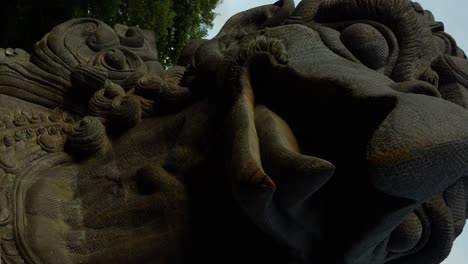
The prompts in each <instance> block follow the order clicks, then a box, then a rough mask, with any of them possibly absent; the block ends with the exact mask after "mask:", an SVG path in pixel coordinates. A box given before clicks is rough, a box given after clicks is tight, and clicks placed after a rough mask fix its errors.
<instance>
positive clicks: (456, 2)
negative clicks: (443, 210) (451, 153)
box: [208, 0, 468, 264]
mask: <svg viewBox="0 0 468 264" xmlns="http://www.w3.org/2000/svg"><path fill="white" fill-rule="evenodd" d="M274 2H275V0H224V2H223V3H222V4H221V5H220V6H219V7H218V8H217V13H218V16H217V17H216V19H215V21H214V23H215V26H214V28H213V29H212V30H211V31H210V32H209V36H208V38H212V37H214V36H215V35H216V34H217V33H218V31H219V30H220V29H221V27H222V26H223V25H224V23H225V22H226V20H227V19H228V18H230V17H231V16H232V15H234V14H237V13H238V12H241V11H244V10H247V9H250V8H252V7H256V6H260V5H267V4H272V3H274ZM295 2H296V5H297V3H299V2H300V1H299V0H295ZM418 2H419V3H420V4H421V5H422V6H423V7H424V8H425V9H427V10H431V11H432V13H434V16H435V18H436V20H438V21H442V22H444V24H445V31H446V32H447V33H449V34H451V35H452V36H453V37H454V38H455V39H456V40H457V43H458V46H460V47H461V48H462V49H463V50H465V53H467V54H468V33H467V28H468V19H467V18H466V16H467V15H466V14H467V13H466V12H468V0H419V1H418ZM465 230H468V223H467V227H466V228H465ZM466 263H468V231H466V232H464V233H463V234H462V236H460V237H459V238H458V239H457V241H455V245H454V247H453V250H452V253H451V255H450V256H449V258H448V259H447V260H446V261H444V262H443V264H466Z"/></svg>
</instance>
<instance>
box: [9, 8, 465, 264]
mask: <svg viewBox="0 0 468 264" xmlns="http://www.w3.org/2000/svg"><path fill="white" fill-rule="evenodd" d="M63 32H67V34H63ZM153 44H154V39H153V37H151V36H150V35H148V33H147V32H145V31H141V30H140V29H138V28H126V27H124V26H116V27H114V29H111V28H110V27H108V26H107V25H104V24H103V23H101V22H99V21H96V20H90V19H79V20H72V21H70V22H67V23H65V24H63V25H60V26H58V27H57V28H55V29H54V30H53V31H52V32H51V33H50V34H49V35H48V36H46V37H45V38H44V39H43V40H42V41H41V42H39V44H38V45H37V47H36V49H35V51H34V53H33V54H32V56H31V57H29V55H28V54H23V53H21V52H20V51H19V50H18V51H16V53H15V51H14V50H13V53H12V51H11V50H9V51H8V52H7V51H5V52H4V53H5V54H4V55H5V56H3V57H2V56H1V53H0V62H2V63H0V87H6V88H5V89H3V88H2V89H0V93H1V94H2V95H1V96H2V97H1V98H0V99H1V100H0V105H1V106H2V107H3V109H2V110H1V113H2V114H1V116H2V117H3V123H0V125H1V129H2V130H0V132H1V133H3V134H2V135H3V136H4V137H3V146H2V147H1V149H0V168H1V169H2V170H0V172H1V173H0V175H1V176H0V186H1V187H0V206H1V207H0V232H1V233H0V234H1V235H2V236H1V243H0V246H1V250H2V251H1V252H2V255H1V256H2V261H4V262H6V263H20V262H21V260H24V261H26V262H27V263H173V262H174V263H175V262H177V261H179V260H180V259H179V257H180V256H181V255H184V254H185V253H186V252H191V253H190V254H188V255H187V256H188V257H187V256H185V258H186V259H184V261H187V259H189V260H188V261H192V263H193V262H196V261H197V260H204V261H208V262H209V263H211V262H214V261H217V260H219V259H226V255H229V256H231V257H230V258H229V260H226V261H227V262H226V263H242V262H245V258H242V256H239V257H237V256H235V255H238V254H234V253H235V252H238V251H242V252H245V253H246V254H245V255H250V254H254V255H255V256H254V257H252V258H251V259H249V260H252V259H254V260H258V261H259V263H265V262H268V263H287V261H291V260H296V261H297V262H298V263H335V262H339V263H349V264H351V263H353V264H355V263H359V264H365V263H369V264H370V263H390V262H392V261H395V262H392V263H434V264H436V263H440V262H441V261H442V260H443V259H444V258H445V257H446V256H447V255H448V253H449V252H450V248H451V244H452V242H453V240H454V237H456V236H458V235H459V234H460V233H461V231H462V228H463V226H464V222H465V219H466V218H467V216H468V214H467V210H466V206H467V203H468V199H467V198H466V197H467V195H466V193H468V180H467V176H468V162H467V159H466V153H467V151H468V143H467V141H466V140H467V138H468V125H467V123H466V120H467V118H468V113H467V111H466V107H467V106H468V99H467V93H466V89H467V87H468V78H466V75H467V73H466V72H464V70H466V69H467V68H468V67H467V65H468V62H467V60H466V58H465V56H464V54H463V52H462V51H461V50H459V49H458V48H457V46H456V44H455V42H454V41H453V40H452V39H451V38H450V37H449V36H448V35H447V34H446V33H445V32H443V31H442V29H441V25H440V24H439V23H436V22H434V20H433V18H432V16H431V14H430V13H428V12H427V11H424V10H423V9H422V8H420V6H419V5H417V4H415V3H410V2H409V1H406V0H392V1H379V0H375V1H367V0H366V1H364V0H363V1H360V0H355V1H339V0H334V1H302V2H301V3H300V4H299V5H298V7H297V8H295V7H294V4H293V1H278V2H277V3H275V4H274V5H267V6H263V7H259V8H255V9H252V10H249V11H246V12H244V13H240V14H238V15H236V16H234V17H233V18H231V19H230V20H229V21H228V22H227V23H226V25H225V27H224V28H223V29H222V30H221V32H220V33H219V35H218V36H216V37H215V38H214V39H212V40H207V41H196V42H194V43H192V44H190V45H188V47H187V49H186V50H185V51H184V52H183V54H182V57H181V59H180V61H179V64H180V65H181V66H175V67H173V68H171V69H168V70H164V69H163V68H162V66H161V65H160V64H159V63H158V62H157V57H155V56H156V55H155V54H157V52H156V51H155V50H154V49H153V48H151V46H152V45H153ZM10 53H11V54H10ZM9 54H10V55H9ZM15 54H16V55H15ZM15 56H16V57H15ZM187 64H188V70H186V68H185V66H187ZM25 74H26V75H27V76H28V78H29V79H27V81H25V80H24V78H23V76H25ZM12 102H14V103H12ZM13 105H14V106H15V107H12V106H13ZM54 108H57V109H55V110H53V109H54ZM2 124H3V125H2ZM3 172H4V173H3ZM231 191H232V193H231ZM4 208H6V210H5V209H4ZM194 208H195V209H194ZM197 229H200V230H202V231H199V230H198V231H197ZM194 230H195V231H194ZM219 234H222V235H219ZM233 237H237V238H242V239H244V243H240V244H239V243H237V242H234V239H233ZM266 241H268V242H266ZM337 241H338V242H337ZM337 243H338V247H337ZM187 244H188V245H187ZM244 244H245V245H244ZM260 244H261V245H260ZM189 247H192V248H195V249H193V250H188V249H187V248H189ZM206 248H209V249H210V250H206ZM337 248H338V249H337ZM336 250H338V251H336ZM181 252H184V254H181ZM4 256H5V257H4ZM280 256H282V257H284V256H285V257H284V259H283V258H282V257H280ZM270 258H271V259H270ZM210 261H211V262H210ZM252 261H253V260H252ZM218 263H219V262H218Z"/></svg>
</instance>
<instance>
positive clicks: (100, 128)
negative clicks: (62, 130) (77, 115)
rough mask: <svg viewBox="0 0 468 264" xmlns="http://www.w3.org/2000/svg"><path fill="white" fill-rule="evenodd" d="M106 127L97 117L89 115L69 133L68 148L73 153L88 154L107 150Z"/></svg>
mask: <svg viewBox="0 0 468 264" xmlns="http://www.w3.org/2000/svg"><path fill="white" fill-rule="evenodd" d="M106 144H108V142H107V136H106V128H105V127H104V125H103V124H102V122H101V121H100V120H99V119H98V118H97V117H92V116H87V117H85V118H83V119H82V120H81V121H80V122H79V123H78V125H77V126H76V127H75V128H74V129H72V130H71V131H70V133H69V134H68V135H67V140H66V148H67V149H68V150H70V152H71V153H74V154H75V153H76V154H78V155H88V154H93V153H98V152H100V151H103V150H105V148H106Z"/></svg>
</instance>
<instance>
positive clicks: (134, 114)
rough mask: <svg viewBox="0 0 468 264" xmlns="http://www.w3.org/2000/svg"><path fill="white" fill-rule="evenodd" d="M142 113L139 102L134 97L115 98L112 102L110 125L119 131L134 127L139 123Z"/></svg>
mask: <svg viewBox="0 0 468 264" xmlns="http://www.w3.org/2000/svg"><path fill="white" fill-rule="evenodd" d="M142 112H143V111H142V107H141V103H140V100H139V99H138V98H137V97H136V96H133V95H130V96H120V97H117V98H115V100H114V101H113V102H112V111H111V116H110V123H111V125H112V127H114V128H116V129H119V130H121V129H126V128H131V127H134V126H135V125H136V124H138V123H139V122H140V121H141V115H142Z"/></svg>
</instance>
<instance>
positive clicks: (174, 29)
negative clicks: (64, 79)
mask: <svg viewBox="0 0 468 264" xmlns="http://www.w3.org/2000/svg"><path fill="white" fill-rule="evenodd" d="M221 1H222V0H43V1H37V0H5V1H4V5H3V9H2V10H1V11H0V12H1V13H0V15H1V16H0V21H1V22H2V23H1V25H0V30H2V31H1V32H2V39H0V47H19V48H24V49H30V48H31V47H32V45H33V43H34V42H35V41H37V40H39V38H40V37H41V36H42V35H44V34H45V33H47V32H48V31H50V30H51V29H52V27H53V26H55V25H57V24H59V23H62V22H64V21H66V20H68V19H71V18H73V17H94V18H98V19H100V20H102V21H104V22H106V23H108V24H110V25H114V24H116V23H121V24H125V25H138V26H140V27H141V28H144V29H152V30H154V31H155V34H156V38H157V47H158V51H159V55H160V60H161V61H162V62H163V63H164V64H165V65H170V64H172V63H173V62H174V61H175V59H176V58H177V57H178V55H179V53H180V51H181V49H182V48H183V47H184V46H185V45H186V44H187V43H188V41H190V40H191V39H197V38H203V37H205V36H206V35H207V32H208V30H209V29H210V28H211V27H212V26H213V20H214V18H215V13H214V9H215V8H216V6H217V5H218V4H219V3H220V2H221ZM23 32H28V34H23ZM29 32H30V34H29Z"/></svg>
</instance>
